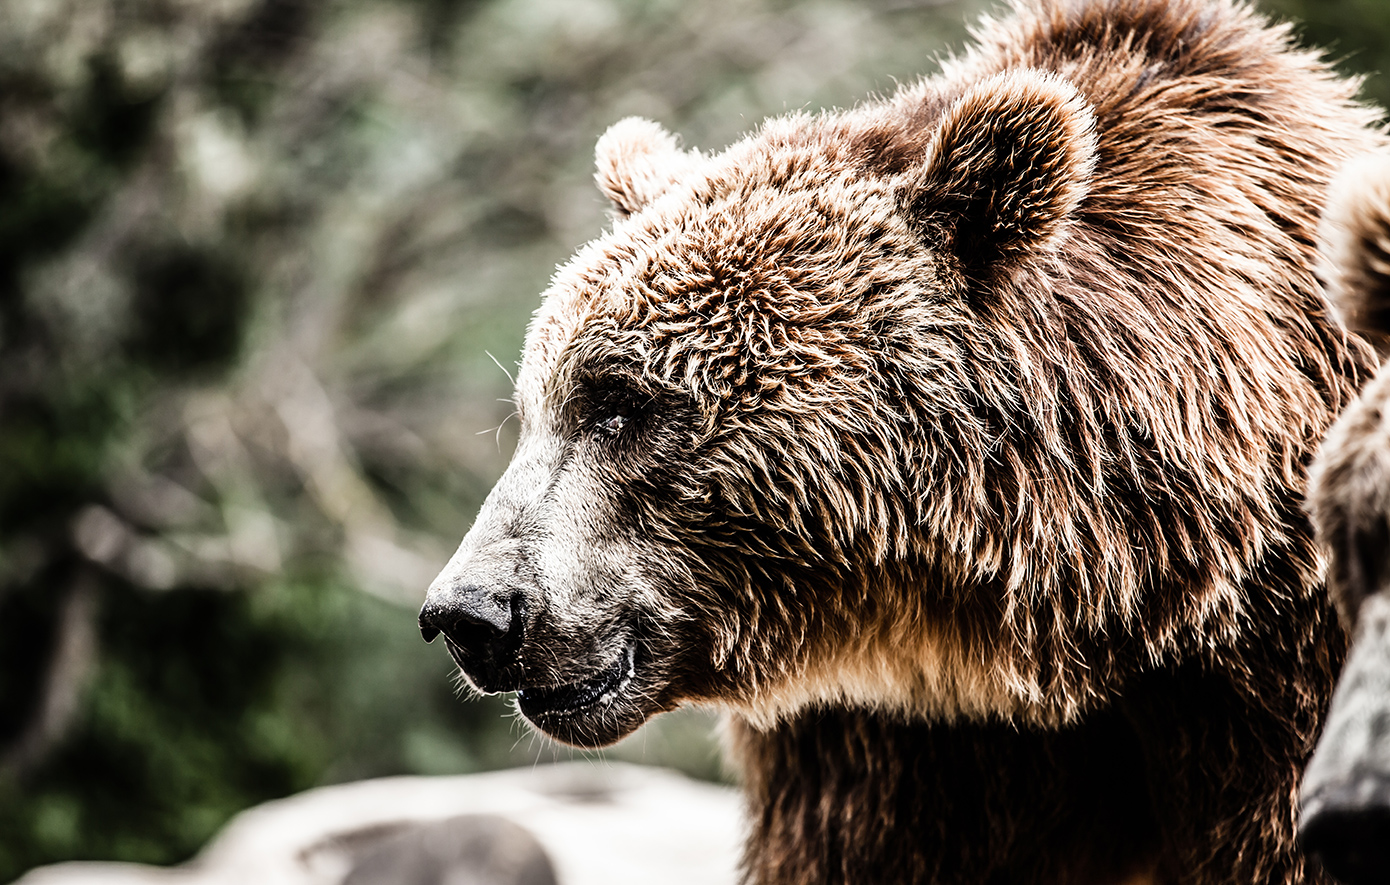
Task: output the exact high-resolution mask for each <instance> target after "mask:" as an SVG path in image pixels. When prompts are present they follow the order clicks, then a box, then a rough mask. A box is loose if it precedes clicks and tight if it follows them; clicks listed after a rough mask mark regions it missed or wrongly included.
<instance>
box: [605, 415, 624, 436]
mask: <svg viewBox="0 0 1390 885" xmlns="http://www.w3.org/2000/svg"><path fill="white" fill-rule="evenodd" d="M627 422H628V417H627V415H626V414H625V413H623V412H614V413H613V414H611V415H609V416H608V417H606V418H603V419H602V420H600V421H599V422H598V431H599V433H603V434H606V435H608V436H617V435H618V434H619V433H622V431H623V428H624V427H626V426H627Z"/></svg>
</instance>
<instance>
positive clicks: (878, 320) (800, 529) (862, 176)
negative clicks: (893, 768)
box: [422, 71, 1095, 744]
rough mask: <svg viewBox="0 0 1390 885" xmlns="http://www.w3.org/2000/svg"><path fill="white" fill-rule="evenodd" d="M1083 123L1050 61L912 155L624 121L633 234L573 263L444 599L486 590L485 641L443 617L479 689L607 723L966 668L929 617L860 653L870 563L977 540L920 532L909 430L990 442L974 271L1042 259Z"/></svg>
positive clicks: (849, 139) (774, 705)
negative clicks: (718, 149)
mask: <svg viewBox="0 0 1390 885" xmlns="http://www.w3.org/2000/svg"><path fill="white" fill-rule="evenodd" d="M1093 128H1094V121H1093V120H1092V118H1091V114H1090V109H1089V106H1088V105H1087V104H1086V103H1085V102H1084V101H1083V100H1081V98H1080V96H1079V95H1078V94H1077V93H1076V91H1075V89H1073V88H1072V87H1070V86H1068V85H1067V84H1065V83H1063V82H1062V81H1060V80H1059V79H1058V78H1056V77H1053V76H1051V75H1046V74H1041V73H1038V72H1032V71H1023V72H1011V73H1008V74H1005V75H1002V76H1000V77H997V78H994V79H992V80H990V81H988V82H986V83H984V84H981V85H980V86H978V87H977V88H975V89H973V90H971V91H969V92H968V93H967V94H966V95H964V96H962V97H960V98H959V99H958V100H956V102H955V103H954V105H953V106H951V107H950V108H949V109H947V110H946V112H945V113H943V114H942V115H941V118H940V119H939V120H938V121H937V122H936V126H935V133H934V135H933V138H932V139H931V140H930V142H929V143H928V147H927V149H926V152H925V155H924V157H925V160H924V162H922V163H921V164H920V167H919V168H916V169H912V170H910V171H909V172H906V173H902V174H897V175H892V174H884V171H883V170H882V169H881V168H880V166H879V165H878V164H879V163H881V161H876V158H874V157H873V156H872V155H871V154H870V150H869V147H868V140H867V139H862V138H857V137H856V136H855V132H854V124H853V122H850V123H846V122H845V121H840V120H836V119H833V118H832V119H823V120H815V119H811V118H805V117H793V118H790V119H787V120H782V121H776V122H774V123H772V124H769V125H768V126H766V127H765V128H764V129H763V131H762V132H761V133H759V135H758V136H756V137H754V138H751V139H749V140H747V141H745V142H743V143H741V144H739V145H736V146H735V147H734V148H732V149H730V150H729V151H728V152H727V153H725V154H724V155H721V156H717V157H710V158H701V157H698V156H695V155H691V154H684V153H681V152H679V150H678V149H677V148H676V147H675V145H674V139H672V138H670V137H669V136H666V135H665V134H664V133H662V132H660V131H659V130H658V129H656V128H655V126H654V124H649V123H645V122H643V121H626V122H624V123H622V124H619V125H618V126H616V127H614V129H613V130H611V131H610V132H609V133H608V134H607V135H606V136H605V137H604V139H603V141H602V142H601V143H600V146H599V158H600V171H599V181H600V186H601V187H602V189H603V190H604V191H605V192H606V193H608V194H609V195H610V197H612V198H613V200H614V204H615V210H616V213H617V215H618V217H617V219H616V221H615V224H614V228H613V230H612V231H611V232H610V233H609V234H608V235H607V236H605V237H603V238H601V239H599V240H598V241H596V242H594V243H592V244H590V245H589V246H588V247H586V248H585V249H584V250H583V251H581V253H580V254H579V255H578V256H577V257H576V258H575V259H574V260H573V261H572V262H571V263H570V264H569V265H568V266H566V267H565V268H563V269H562V270H561V271H560V272H559V273H558V274H557V275H556V278H555V280H554V282H553V285H552V286H551V288H550V290H549V292H548V293H547V295H546V298H545V303H544V306H543V308H542V309H541V311H540V312H539V314H538V315H537V317H536V320H535V322H534V323H533V326H532V328H531V330H530V334H529V336H528V339H527V344H526V348H525V358H524V360H523V363H522V367H521V371H520V374H519V376H518V380H517V391H516V403H517V407H518V411H519V414H520V417H521V422H522V432H521V440H520V442H519V444H518V450H517V453H516V456H515V459H514V462H513V465H512V466H511V468H509V470H508V472H507V474H506V475H505V476H504V477H503V478H502V479H501V481H500V482H499V483H498V485H497V487H496V489H495V490H494V492H493V493H492V494H491V495H490V497H489V498H488V501H487V503H486V504H485V505H484V508H483V510H482V513H481V514H480V516H479V519H478V521H477V524H476V525H475V527H474V529H473V530H472V531H471V532H470V533H469V535H468V536H467V538H465V540H464V542H463V544H462V546H461V547H460V549H459V552H458V554H457V555H456V556H455V558H454V560H453V561H452V562H451V564H450V566H449V567H448V568H446V570H445V572H444V574H443V575H441V579H440V581H439V582H437V584H436V587H435V589H434V590H433V591H432V594H433V595H432V597H431V599H432V600H439V599H441V598H448V599H457V598H458V597H459V596H460V595H468V594H473V595H475V596H476V597H477V601H476V602H468V603H465V605H468V606H476V607H478V608H479V612H477V613H475V619H476V620H480V621H481V622H482V623H481V624H480V625H471V626H468V627H466V628H465V632H471V633H473V634H476V633H478V632H479V631H481V632H482V633H485V634H488V635H487V636H486V637H483V638H479V637H477V636H474V635H468V636H456V635H454V632H455V631H453V630H451V629H450V628H451V627H452V626H453V624H454V623H455V622H449V624H448V625H447V626H445V625H444V624H442V623H441V625H440V627H439V629H441V630H443V632H444V633H445V634H446V637H447V639H448V643H449V646H450V649H451V651H453V652H454V654H455V657H456V659H457V660H458V663H459V664H460V666H461V667H462V668H463V670H464V672H465V673H466V674H468V675H469V678H470V679H471V680H472V681H473V682H474V684H475V685H476V686H477V687H479V688H480V689H483V690H486V691H495V690H511V689H519V690H520V695H519V706H520V709H521V710H522V712H523V713H524V714H526V715H527V716H528V718H530V719H531V720H532V721H533V722H534V723H535V724H537V725H538V726H540V727H541V728H543V729H545V730H547V731H548V732H550V733H551V734H552V735H554V736H556V737H559V738H561V739H563V740H568V741H572V742H576V743H582V744H588V743H599V742H606V741H610V740H613V739H616V738H617V737H621V736H622V735H623V734H626V733H627V732H628V731H630V730H632V729H633V728H635V727H637V726H638V725H640V724H641V723H642V722H643V721H645V719H646V718H648V717H649V716H650V715H652V714H653V713H655V712H657V711H660V710H662V709H665V708H667V707H670V706H672V705H674V704H675V703H678V702H680V701H682V700H686V699H692V698H694V699H716V698H717V699H721V700H725V701H730V702H733V703H738V704H741V705H746V706H747V707H748V709H749V710H750V711H753V710H763V711H767V710H772V711H774V715H775V713H776V712H780V711H782V710H788V709H795V708H797V707H799V706H801V705H804V704H806V703H810V702H812V701H815V700H818V699H825V698H830V697H842V696H850V697H855V698H856V699H859V700H862V701H866V702H871V703H878V702H880V701H881V700H882V699H883V698H885V697H886V698H890V699H892V700H891V702H895V703H903V704H906V703H910V702H911V701H910V700H909V697H908V696H909V695H911V694H919V695H920V694H924V692H923V691H922V690H921V689H920V688H919V687H917V686H914V685H913V684H912V682H913V681H914V679H916V678H918V677H919V676H920V671H921V670H922V669H923V667H924V666H927V667H929V668H931V669H933V670H935V671H937V672H938V673H942V674H944V673H947V672H949V671H950V670H951V669H952V667H953V665H956V666H955V668H956V669H960V667H959V666H958V664H959V662H953V661H952V660H951V659H950V656H949V655H948V654H947V652H946V651H945V649H946V648H947V646H949V645H951V644H952V642H953V640H952V639H947V638H944V637H936V636H919V637H916V638H915V639H914V642H915V643H916V644H917V645H919V646H921V649H922V657H921V658H920V660H919V662H918V663H914V664H913V665H912V666H911V667H910V668H907V670H908V671H909V672H901V673H895V672H874V671H875V670H881V669H883V668H884V667H885V666H886V663H887V662H886V661H881V660H875V659H874V658H873V657H872V656H871V657H869V658H866V659H864V660H853V658H855V657H856V656H862V654H863V651H864V647H873V646H882V645H883V644H884V641H885V639H886V638H887V636H888V635H889V634H890V633H892V632H893V630H894V629H895V627H896V626H898V625H897V624H896V623H895V622H896V621H897V620H900V616H899V615H898V614H897V613H893V614H891V615H889V614H888V613H886V612H885V613H883V614H885V615H887V616H886V617H883V618H876V617H875V616H874V615H873V614H872V613H871V612H870V611H869V609H870V608H871V607H872V606H873V605H874V604H875V603H874V599H873V594H872V593H869V594H865V593H863V592H861V590H862V589H863V588H862V587H861V586H860V585H861V584H862V580H863V579H862V576H861V575H859V574H857V573H856V572H857V571H859V570H860V569H863V568H865V567H869V566H873V567H881V566H884V565H885V563H887V562H889V561H900V560H903V559H905V558H908V557H916V556H921V555H922V553H923V551H922V549H921V548H922V547H923V545H924V544H931V545H933V546H937V547H939V548H941V553H942V554H943V555H942V556H941V558H943V559H945V558H946V557H947V556H949V553H948V551H950V550H952V549H955V550H959V549H961V548H969V549H973V548H974V546H975V542H974V541H973V540H969V541H967V540H964V539H960V538H952V537H950V533H949V532H948V533H945V536H944V537H940V538H922V537H917V536H918V535H919V534H920V533H919V532H918V531H917V526H918V525H920V524H921V523H923V522H924V521H928V520H931V519H933V517H932V516H931V515H929V513H928V512H927V510H928V508H930V506H931V499H932V497H933V496H934V495H939V494H941V492H940V491H938V490H934V489H932V488H931V487H930V486H929V485H928V484H927V482H926V480H927V479H928V477H927V474H926V473H925V472H921V471H918V470H915V469H909V468H907V467H906V466H905V465H904V464H902V463H900V459H903V458H907V459H911V460H914V461H917V462H918V463H921V464H927V463H929V462H930V461H932V460H935V459H937V458H940V457H942V454H943V452H942V451H937V450H936V449H935V448H934V447H932V446H931V445H930V444H924V443H925V441H923V440H919V439H915V438H913V434H912V433H911V430H910V429H911V428H914V427H917V428H920V427H932V428H935V432H936V433H937V434H939V435H940V436H941V437H943V439H941V440H940V441H939V442H938V445H939V448H940V449H941V450H944V454H946V455H947V456H950V454H951V452H950V450H951V449H953V448H959V447H960V446H962V445H970V444H971V443H972V442H973V443H974V444H975V445H977V446H982V445H983V443H982V442H980V441H978V440H972V439H971V438H972V437H978V436H979V434H978V432H975V433H972V432H971V431H970V430H969V429H967V428H965V427H961V426H959V425H960V423H961V421H960V416H963V415H964V416H968V415H970V414H971V412H972V406H971V404H970V403H969V402H967V401H966V400H965V399H964V398H963V395H962V394H963V391H965V390H967V389H969V381H968V374H969V373H968V372H967V370H966V368H965V363H966V362H967V356H966V352H967V351H968V350H971V349H975V350H981V349H984V348H986V347H989V348H997V347H998V346H999V345H997V344H996V343H993V342H979V343H976V342H972V341H971V340H970V334H969V329H970V327H971V325H972V324H971V323H970V321H969V317H968V316H967V315H966V310H965V307H964V304H963V299H964V295H965V292H966V290H967V288H968V285H969V281H970V279H971V278H975V279H978V280H989V279H992V278H994V277H995V276H997V275H1003V274H1008V273H1015V272H1017V271H1016V269H1015V268H1014V267H1013V265H1015V264H1022V263H1024V262H1026V261H1027V260H1029V259H1030V258H1031V257H1032V256H1034V255H1039V256H1041V255H1045V254H1047V253H1048V252H1049V251H1050V249H1051V244H1052V242H1053V241H1054V240H1055V239H1057V238H1058V236H1059V235H1060V231H1061V230H1062V228H1063V227H1064V226H1065V223H1066V222H1067V220H1068V218H1069V216H1070V214H1071V212H1072V211H1073V210H1074V208H1075V206H1076V204H1077V203H1078V202H1079V201H1080V199H1081V197H1082V196H1083V195H1084V193H1085V188H1086V183H1087V179H1088V177H1089V174H1090V169H1091V166H1092V164H1093V162H1094V151H1095V143H1094V135H1093ZM929 243H931V244H934V248H932V247H930V246H929V245H928V244H929ZM924 382H925V383H924ZM952 440H955V441H952ZM566 502H570V503H569V504H567V503H566ZM939 522H941V524H943V525H945V524H947V521H946V520H944V519H943V520H939ZM962 567H969V566H962ZM465 587H466V588H479V589H477V590H476V591H475V590H472V589H469V590H463V589H460V588H465ZM810 587H817V593H818V597H819V601H815V602H811V604H807V602H808V601H809V600H808V588H810ZM827 591H829V592H827ZM442 604H444V603H439V602H434V601H432V602H431V603H429V604H427V606H426V615H425V616H424V617H422V624H427V626H428V625H432V624H433V621H432V620H431V618H432V617H433V615H432V614H431V612H432V611H433V609H432V608H431V607H432V606H436V607H437V606H439V605H442ZM721 611H730V612H731V613H732V612H737V615H736V616H735V615H733V614H731V615H730V616H729V617H728V618H727V619H726V620H725V621H724V622H721V620H720V619H719V618H718V617H714V618H711V617H710V615H711V614H712V613H718V612H721ZM450 617H451V616H450V615H449V614H444V615H443V616H442V618H443V619H444V620H445V621H447V620H448V619H449V618H450ZM933 645H939V646H940V650H938V649H936V648H933V647H932V646H933ZM786 649H794V650H795V654H794V655H792V656H790V657H789V656H788V655H787V654H786V653H785V650H786ZM555 662H560V663H558V664H557V663H555ZM912 671H916V672H912ZM834 674H839V675H834ZM986 679H987V680H988V682H989V683H990V684H987V685H983V686H973V687H972V688H970V689H969V690H968V692H969V693H973V694H979V695H981V696H982V697H988V701H987V703H988V704H1000V705H1005V706H1010V707H1012V706H1017V705H1018V704H1019V703H1020V699H1019V698H1017V697H1013V695H1017V694H1018V693H1019V692H1018V686H1017V685H1015V684H1011V683H1021V682H1023V681H1024V680H1022V679H1020V678H1019V677H1018V676H1017V675H1016V674H1013V673H1011V672H1010V671H1009V668H1008V667H1001V668H999V669H998V672H996V673H991V674H989V675H988V676H987V677H986ZM938 681H939V682H940V683H941V684H940V685H939V686H937V687H936V688H935V691H936V692H942V691H946V692H948V693H958V692H960V691H962V689H960V688H959V685H970V684H971V683H973V682H979V681H980V676H979V675H978V674H974V673H969V674H962V678H961V679H959V680H957V679H952V678H950V677H949V676H944V677H940V678H939V680H938ZM793 686H794V687H793ZM1029 688H1030V687H1025V689H1024V691H1025V692H1026V691H1027V690H1028V689H1029ZM894 695H902V697H897V698H895V697H894ZM919 700H920V699H919ZM929 700H931V701H932V702H935V703H940V704H941V705H942V706H943V707H949V708H951V709H954V708H956V707H958V706H960V705H961V704H962V703H968V701H966V700H965V699H964V698H959V697H953V698H950V699H947V700H941V701H939V700H938V699H935V698H931V699H929ZM1022 700H1023V701H1025V702H1026V701H1027V700H1028V699H1027V698H1025V699H1022ZM763 715H766V713H764V714H763Z"/></svg>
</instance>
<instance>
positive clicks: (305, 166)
mask: <svg viewBox="0 0 1390 885" xmlns="http://www.w3.org/2000/svg"><path fill="white" fill-rule="evenodd" d="M1263 6H1264V7H1265V8H1266V9H1267V10H1269V11H1270V12H1272V13H1274V14H1277V15H1279V16H1281V17H1286V18H1290V19H1294V20H1296V21H1298V22H1299V24H1298V25H1297V28H1298V31H1299V33H1300V34H1302V35H1303V38H1304V39H1305V40H1306V41H1307V42H1310V43H1314V44H1317V45H1321V46H1326V47H1329V48H1330V49H1331V51H1332V55H1333V57H1335V58H1337V59H1338V60H1339V64H1340V65H1341V67H1342V68H1343V69H1344V70H1346V71H1349V72H1366V73H1369V74H1370V75H1371V76H1370V78H1369V79H1368V81H1367V84H1366V87H1365V94H1366V96H1367V97H1368V98H1369V99H1371V100H1373V101H1376V102H1380V103H1383V102H1384V101H1385V100H1386V99H1387V98H1390V81H1387V80H1386V79H1384V78H1382V77H1380V76H1379V75H1377V74H1375V73H1374V72H1376V71H1379V70H1382V69H1386V68H1390V2H1386V0H1303V2H1297V0H1269V2H1266V3H1264V4H1263ZM985 8H987V4H986V3H984V2H983V0H958V2H952V0H811V2H790V0H702V2H687V0H651V2H640V0H0V882H2V881H9V880H10V879H13V878H14V877H16V876H18V875H19V874H20V873H22V872H23V871H24V870H26V869H28V868H30V867H32V866H35V865H38V864H44V863H50V862H53V861H58V860H68V859H117V860H130V861H140V862H146V863H173V862H178V861H181V860H184V859H186V858H187V857H189V856H190V855H191V854H192V853H193V852H194V851H196V850H197V849H198V848H199V846H201V845H202V844H203V842H205V841H206V840H207V839H208V837H209V836H211V835H212V834H213V833H214V832H215V831H216V830H217V829H218V828H219V827H220V826H221V825H222V824H223V823H224V822H225V821H226V820H227V819H228V818H229V817H230V816H231V815H232V814H234V813H235V812H237V811H239V810H240V809H243V808H245V807H247V806H250V805H253V804H256V803H259V802H262V801H265V800H267V799H271V798H275V797H279V796H284V795H287V794H289V793H292V792H296V791H299V790H303V789H306V788H308V787H312V786H316V785H321V784H327V783H334V782H341V781H345V780H351V779H356V778H363V777H372V776H378V775H388V774H400V773H415V774H453V773H465V772H471V771H480V770H486V769H492V768H499V767H505V766H512V765H530V764H535V763H537V762H545V761H551V760H554V759H569V758H576V757H580V756H583V755H586V754H580V753H578V752H577V751H571V750H568V749H564V748H558V747H556V746H554V745H552V744H550V743H548V742H546V741H544V740H543V739H541V738H538V737H536V736H534V735H533V734H532V733H531V732H530V731H529V729H527V728H526V727H525V726H524V725H523V724H521V723H519V722H518V721H517V720H516V719H515V717H514V716H513V715H512V714H511V713H510V712H509V708H508V705H507V702H506V700H505V699H499V698H488V699H471V698H468V697H467V693H466V692H465V691H462V690H461V689H460V687H459V684H458V682H457V680H456V679H455V677H454V675H453V667H452V665H451V664H450V662H449V660H448V656H447V654H446V653H445V652H444V650H443V649H442V648H438V647H427V646H425V645H424V644H423V643H422V642H421V641H420V638H419V634H418V632H417V631H416V628H415V614H416V610H417V608H418V606H419V603H420V601H421V600H422V599H423V597H424V591H425V587H426V586H427V585H428V583H429V581H430V579H431V578H432V577H433V576H434V574H435V572H436V571H437V569H438V568H439V567H440V566H441V565H442V564H443V563H444V561H445V560H446V559H447V558H448V556H449V553H450V552H451V551H452V548H453V547H454V545H456V544H457V542H458V540H459V539H460V538H461V537H462V535H463V533H464V532H465V531H466V530H467V528H468V525H469V523H470V520H471V519H472V515H473V513H474V511H475V510H476V508H477V507H478V505H479V503H480V502H481V500H482V497H483V496H484V494H485V493H486V492H487V490H488V488H489V487H490V486H491V484H492V482H493V481H494V480H495V478H496V477H497V476H498V475H499V474H500V473H501V471H502V469H503V468H504V467H505V465H506V462H507V459H508V457H509V455H510V451H511V448H512V446H513V444H514V438H515V436H514V434H515V429H516V424H515V422H514V421H508V417H509V415H510V413H511V407H510V405H508V404H507V402H505V398H506V397H507V396H508V394H509V392H510V387H511V383H510V381H509V380H508V375H507V373H508V371H510V370H511V368H512V367H513V366H514V365H515V362H516V360H517V358H518V352H519V349H520V344H521V339H522V335H523V332H524V328H525V324H526V321H527V319H528V317H529V316H530V314H531V312H532V311H533V310H534V309H535V307H536V306H537V304H538V303H539V299H538V294H539V292H540V291H541V290H542V289H543V288H544V287H545V284H546V281H547V279H548V277H549V275H550V273H551V271H552V269H553V267H554V266H555V264H556V263H557V262H559V261H561V260H563V259H564V258H565V257H566V256H567V255H568V254H569V253H570V252H572V251H573V250H574V248H575V247H576V246H577V245H579V244H580V243H583V242H584V241H586V240H588V239H590V238H592V237H593V236H595V235H596V234H597V233H598V232H599V231H600V230H601V229H602V227H603V226H604V225H605V224H606V206H605V204H604V202H603V201H602V199H601V198H600V196H599V195H598V193H597V191H596V190H595V189H594V187H593V186H592V184H591V169H592V159H591V157H592V153H591V152H592V147H593V143H594V141H595V139H596V138H597V137H598V136H599V134H600V133H602V131H603V130H604V129H605V128H606V127H607V125H608V124H610V123H612V122H614V121H616V120H618V119H620V118H621V117H624V116H627V115H631V114H640V115H643V116H647V117H651V118H654V119H656V120H658V121H660V122H662V123H663V124H665V125H666V126H668V127H669V128H671V129H673V130H674V131H677V132H679V133H681V134H682V136H683V137H684V139H685V142H686V144H687V145H690V146H695V147H700V148H703V149H717V148H720V147H722V146H724V145H726V144H728V143H729V142H730V141H732V140H734V139H736V138H737V137H738V136H739V135H740V134H741V133H743V132H745V131H747V130H748V129H750V128H751V127H753V126H754V125H755V124H756V123H757V122H758V121H759V120H760V119H762V118H763V117H764V116H766V115H769V114H774V113H779V112H782V111H784V110H788V109H811V110H814V109H818V108H822V107H832V106H843V105H847V104H851V103H853V102H855V101H856V100H859V99H861V98H863V97H865V96H867V95H869V94H870V93H873V92H883V91H888V90H891V89H892V88H893V86H894V84H895V83H896V82H899V81H902V80H908V79H911V78H913V77H915V76H916V75H918V74H921V73H930V72H931V71H932V70H933V69H934V66H935V62H934V58H936V57H937V56H939V55H940V54H941V53H942V52H944V51H947V50H948V49H949V48H951V47H956V46H960V45H961V43H962V41H963V40H964V38H965V33H966V24H967V22H968V21H970V20H972V19H973V18H974V17H976V16H977V15H978V14H979V13H980V12H981V11H982V10H983V9H985ZM712 722H713V720H712V719H711V717H709V716H708V715H707V714H702V713H700V712H698V711H687V712H681V713H677V714H673V715H670V716H667V717H664V718H662V719H659V720H657V721H656V722H655V723H653V724H651V725H649V726H648V727H647V728H646V729H644V730H643V731H641V732H639V733H638V734H637V735H635V736H633V737H632V738H629V739H628V740H627V741H625V742H624V743H623V744H620V745H619V746H618V747H617V748H614V749H611V750H608V751H605V753H606V755H607V757H608V758H621V759H626V760H630V761H639V762H647V763H652V764H660V765H668V766H672V767H675V768H678V769H681V770H683V771H685V772H687V773H690V774H693V775H695V776H697V777H702V778H709V779H719V778H721V777H724V776H725V775H724V774H723V772H722V769H721V767H720V761H719V756H718V750H717V740H716V739H715V738H714V737H713V736H712V732H711V729H712Z"/></svg>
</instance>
